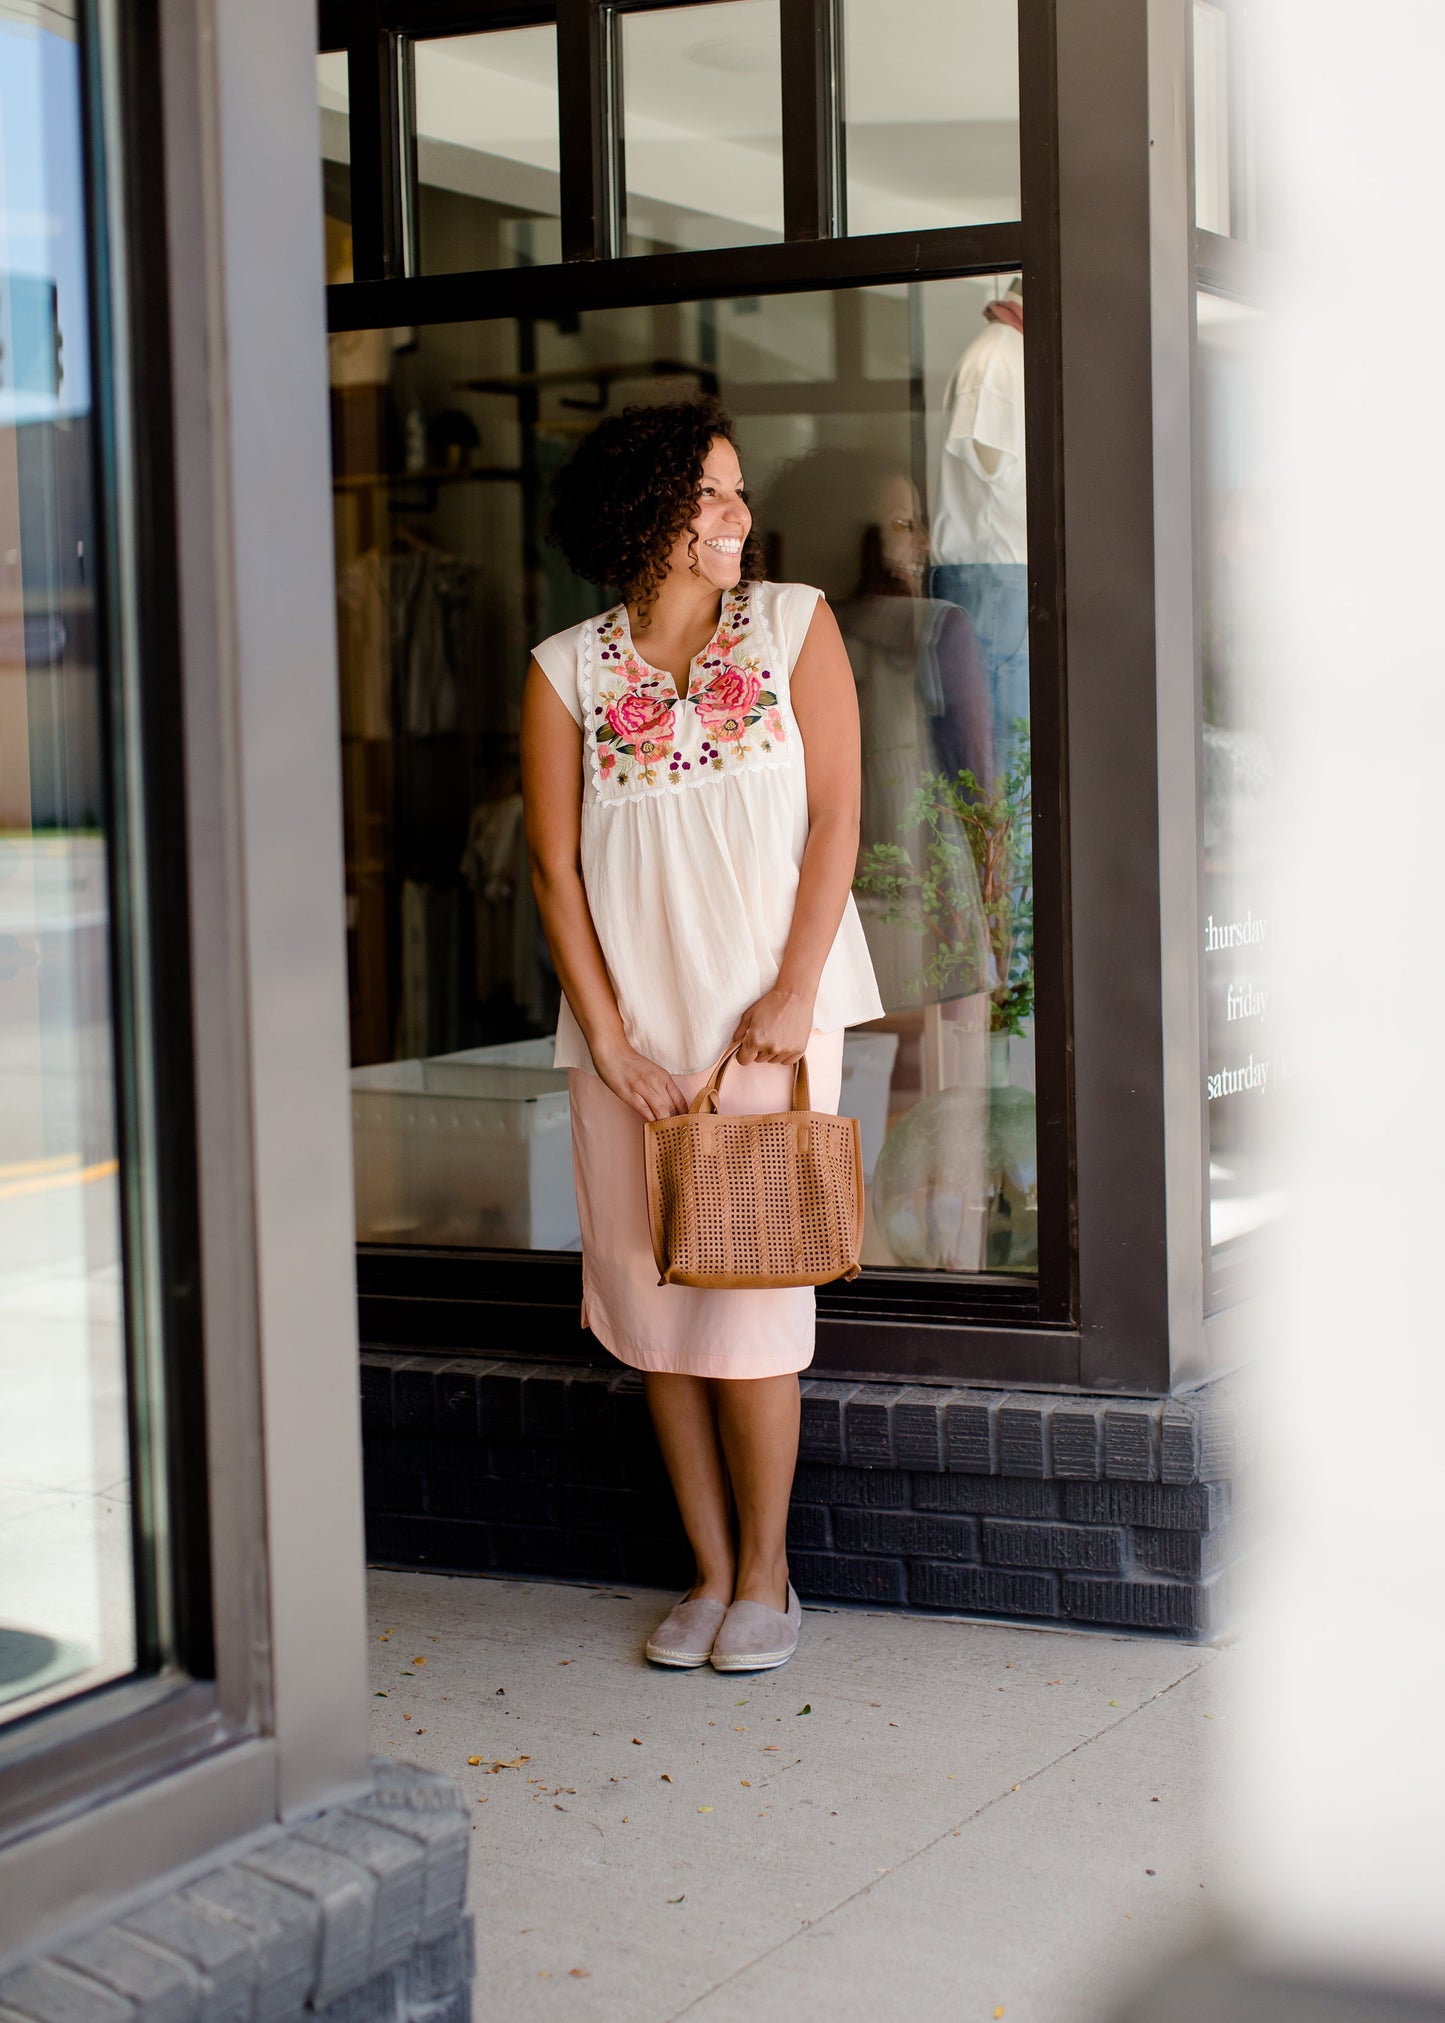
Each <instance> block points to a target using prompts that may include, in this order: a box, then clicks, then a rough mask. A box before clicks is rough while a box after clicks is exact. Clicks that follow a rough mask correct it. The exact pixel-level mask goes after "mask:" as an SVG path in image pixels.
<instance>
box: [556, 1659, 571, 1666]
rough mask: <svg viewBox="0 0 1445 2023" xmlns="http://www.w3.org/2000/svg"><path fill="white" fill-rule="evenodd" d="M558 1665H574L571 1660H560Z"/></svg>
mask: <svg viewBox="0 0 1445 2023" xmlns="http://www.w3.org/2000/svg"><path fill="white" fill-rule="evenodd" d="M557 1663H558V1664H559V1665H570V1664H571V1663H572V1660H571V1659H570V1658H559V1659H558V1660H557Z"/></svg>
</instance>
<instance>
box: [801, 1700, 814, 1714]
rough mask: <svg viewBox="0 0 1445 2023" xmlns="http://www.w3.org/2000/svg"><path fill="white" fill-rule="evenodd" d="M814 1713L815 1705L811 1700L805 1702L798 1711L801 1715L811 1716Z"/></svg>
mask: <svg viewBox="0 0 1445 2023" xmlns="http://www.w3.org/2000/svg"><path fill="white" fill-rule="evenodd" d="M812 1711H813V1703H812V1701H811V1700H805V1701H804V1703H803V1705H802V1706H801V1707H800V1708H799V1709H798V1712H799V1713H800V1714H811V1713H812Z"/></svg>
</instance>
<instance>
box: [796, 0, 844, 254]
mask: <svg viewBox="0 0 1445 2023" xmlns="http://www.w3.org/2000/svg"><path fill="white" fill-rule="evenodd" d="M779 14H780V22H779V26H780V29H781V42H782V48H781V54H782V76H783V235H784V237H785V238H788V239H834V238H840V237H841V236H842V234H843V233H844V231H845V230H846V229H847V222H846V218H845V215H844V188H845V178H844V173H843V38H842V33H841V27H840V23H839V20H838V4H837V0H779Z"/></svg>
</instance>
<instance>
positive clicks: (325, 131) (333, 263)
mask: <svg viewBox="0 0 1445 2023" xmlns="http://www.w3.org/2000/svg"><path fill="white" fill-rule="evenodd" d="M316 97H317V102H318V103H319V105H320V107H321V204H322V211H323V214H324V216H325V219H326V278H327V280H328V281H350V280H351V279H352V278H353V276H352V265H351V97H350V80H349V78H348V76H347V70H346V52H345V51H344V50H334V51H328V52H327V54H326V55H324V56H318V57H317V59H316Z"/></svg>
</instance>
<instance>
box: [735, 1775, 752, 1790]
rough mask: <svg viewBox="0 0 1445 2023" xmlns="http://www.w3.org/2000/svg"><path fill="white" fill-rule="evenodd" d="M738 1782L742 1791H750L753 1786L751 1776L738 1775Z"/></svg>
mask: <svg viewBox="0 0 1445 2023" xmlns="http://www.w3.org/2000/svg"><path fill="white" fill-rule="evenodd" d="M738 1783H739V1784H741V1786H742V1787H743V1790H744V1791H751V1790H752V1788H753V1780H752V1779H751V1777H740V1778H739V1779H738Z"/></svg>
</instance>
